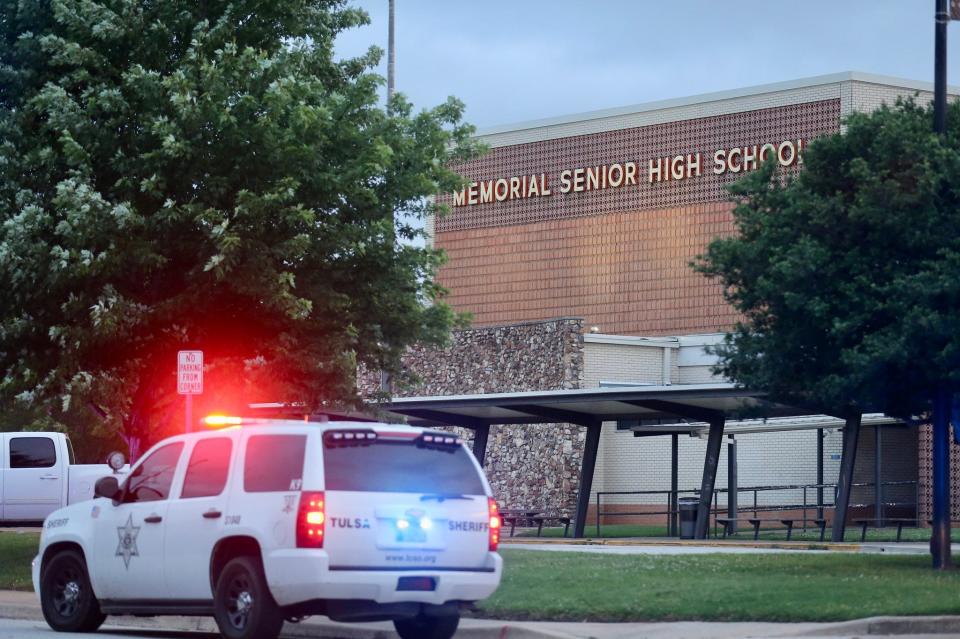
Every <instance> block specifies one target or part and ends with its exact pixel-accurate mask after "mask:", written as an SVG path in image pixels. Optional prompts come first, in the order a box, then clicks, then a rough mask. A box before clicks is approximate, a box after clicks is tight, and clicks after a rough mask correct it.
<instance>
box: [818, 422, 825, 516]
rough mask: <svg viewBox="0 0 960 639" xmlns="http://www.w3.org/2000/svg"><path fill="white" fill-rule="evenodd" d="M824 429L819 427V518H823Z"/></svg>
mask: <svg viewBox="0 0 960 639" xmlns="http://www.w3.org/2000/svg"><path fill="white" fill-rule="evenodd" d="M823 437H824V435H823V429H822V428H818V429H817V519H823Z"/></svg>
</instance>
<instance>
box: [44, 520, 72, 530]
mask: <svg viewBox="0 0 960 639" xmlns="http://www.w3.org/2000/svg"><path fill="white" fill-rule="evenodd" d="M69 521H70V518H69V517H64V518H63V519H51V520H50V521H48V522H47V529H48V530H49V529H50V528H60V527H62V526H66V525H67V522H69Z"/></svg>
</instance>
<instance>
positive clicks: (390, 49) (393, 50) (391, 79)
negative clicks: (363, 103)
mask: <svg viewBox="0 0 960 639" xmlns="http://www.w3.org/2000/svg"><path fill="white" fill-rule="evenodd" d="M395 5H396V2H395V0H390V18H389V21H390V26H389V31H390V35H389V37H388V42H387V100H389V99H390V98H392V97H393V92H394V91H395V90H396V79H397V76H396V66H397V47H396V39H395V38H394V18H395V14H396V11H395V9H396V7H395Z"/></svg>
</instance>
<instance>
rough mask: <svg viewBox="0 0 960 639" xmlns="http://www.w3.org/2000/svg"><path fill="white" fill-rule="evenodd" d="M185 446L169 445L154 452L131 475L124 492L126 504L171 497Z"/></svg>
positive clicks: (177, 443)
mask: <svg viewBox="0 0 960 639" xmlns="http://www.w3.org/2000/svg"><path fill="white" fill-rule="evenodd" d="M182 450H183V444H182V443H181V442H176V443H174V444H167V445H166V446H164V447H163V448H160V449H158V450H156V451H154V452H153V453H152V454H151V455H150V456H149V457H147V458H146V459H144V460H143V463H141V464H140V465H139V466H137V468H136V470H134V471H133V472H132V473H131V474H130V478H129V479H128V480H127V483H126V487H125V488H124V491H123V501H124V503H128V504H129V503H132V502H140V501H160V500H163V499H166V498H167V497H169V496H170V484H171V483H173V473H174V472H175V471H176V470H177V462H178V461H179V460H180V452H181V451H182Z"/></svg>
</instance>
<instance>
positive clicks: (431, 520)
mask: <svg viewBox="0 0 960 639" xmlns="http://www.w3.org/2000/svg"><path fill="white" fill-rule="evenodd" d="M351 431H352V432H354V433H364V437H362V438H361V437H356V436H354V437H353V438H351V439H350V440H345V439H342V438H341V439H337V433H338V432H341V433H347V432H351ZM371 432H373V431H372V430H364V429H347V430H344V431H336V430H332V431H328V432H327V433H326V434H325V436H324V444H323V454H324V460H323V462H324V463H323V469H324V485H325V495H326V533H325V535H326V536H325V541H324V548H325V549H326V550H327V552H328V553H329V556H330V567H331V569H334V570H336V569H340V570H350V569H362V570H377V569H380V570H416V569H428V570H429V569H442V570H484V569H485V568H486V567H487V563H488V557H489V531H488V524H489V502H488V497H487V493H488V490H487V487H486V484H485V482H484V480H483V478H482V475H481V473H480V469H479V466H478V465H477V463H476V461H475V460H474V458H473V457H472V455H471V454H470V452H469V451H468V450H467V449H466V448H465V447H464V446H463V444H462V443H453V442H454V440H453V439H452V438H450V437H447V439H448V440H449V441H450V442H451V443H449V444H447V445H433V444H432V443H426V442H425V441H424V437H423V436H422V435H421V434H420V433H419V432H418V431H403V432H398V433H388V432H379V433H378V434H377V435H376V439H368V438H367V435H366V433H371ZM441 435H442V434H441Z"/></svg>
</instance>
